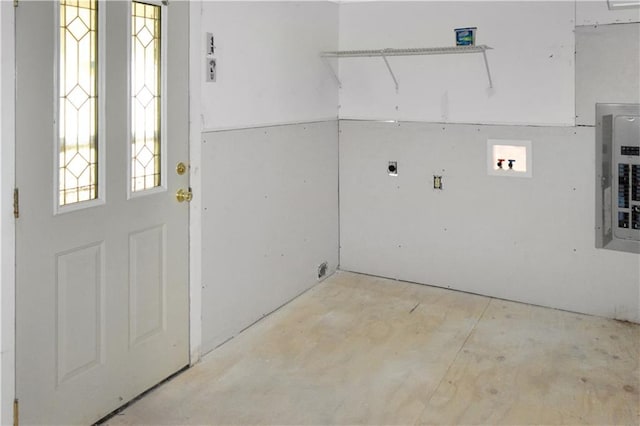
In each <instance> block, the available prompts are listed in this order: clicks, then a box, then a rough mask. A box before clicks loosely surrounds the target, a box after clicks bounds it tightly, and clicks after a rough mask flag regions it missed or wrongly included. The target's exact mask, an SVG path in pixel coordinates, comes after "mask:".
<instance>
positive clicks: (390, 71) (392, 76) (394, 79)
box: [380, 50, 400, 93]
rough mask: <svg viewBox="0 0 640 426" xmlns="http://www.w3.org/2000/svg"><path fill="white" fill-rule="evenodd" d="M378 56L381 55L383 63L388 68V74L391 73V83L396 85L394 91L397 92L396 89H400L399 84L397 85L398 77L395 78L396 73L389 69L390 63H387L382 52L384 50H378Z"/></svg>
mask: <svg viewBox="0 0 640 426" xmlns="http://www.w3.org/2000/svg"><path fill="white" fill-rule="evenodd" d="M380 56H382V59H383V60H384V63H385V65H386V66H387V69H388V70H389V74H391V78H392V79H393V83H394V84H395V85H396V93H398V91H399V90H400V86H399V85H398V79H397V78H396V75H395V74H394V73H393V70H392V69H391V65H389V61H388V60H387V56H386V55H385V54H384V50H381V51H380Z"/></svg>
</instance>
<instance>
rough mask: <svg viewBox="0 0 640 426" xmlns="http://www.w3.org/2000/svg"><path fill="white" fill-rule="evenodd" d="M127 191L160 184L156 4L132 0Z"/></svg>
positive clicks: (159, 49) (158, 56)
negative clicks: (129, 157)
mask: <svg viewBox="0 0 640 426" xmlns="http://www.w3.org/2000/svg"><path fill="white" fill-rule="evenodd" d="M131 33H132V38H131V40H132V42H131V126H132V129H131V136H132V141H131V156H132V159H131V190H132V191H134V192H137V191H144V190H146V189H151V188H155V187H157V186H160V184H161V167H160V165H161V163H160V161H161V158H160V154H161V145H160V143H161V141H160V136H161V122H160V121H161V103H160V96H161V87H162V84H161V81H162V79H161V55H160V52H161V48H160V41H161V40H160V34H161V21H160V6H155V5H150V4H145V3H140V2H133V3H132V23H131Z"/></svg>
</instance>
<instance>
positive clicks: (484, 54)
mask: <svg viewBox="0 0 640 426" xmlns="http://www.w3.org/2000/svg"><path fill="white" fill-rule="evenodd" d="M482 57H483V58H484V66H485V68H486V69H487V77H488V78H489V88H490V89H493V81H491V71H489V61H487V51H486V49H482Z"/></svg>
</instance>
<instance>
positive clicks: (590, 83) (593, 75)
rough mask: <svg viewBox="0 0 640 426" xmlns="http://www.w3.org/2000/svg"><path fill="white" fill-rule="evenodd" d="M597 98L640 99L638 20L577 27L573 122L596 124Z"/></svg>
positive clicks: (630, 100)
mask: <svg viewBox="0 0 640 426" xmlns="http://www.w3.org/2000/svg"><path fill="white" fill-rule="evenodd" d="M638 10H640V9H638ZM596 102H609V103H640V24H638V23H633V24H614V25H589V26H580V27H576V124H578V125H588V126H594V125H595V115H596V114H595V104H596Z"/></svg>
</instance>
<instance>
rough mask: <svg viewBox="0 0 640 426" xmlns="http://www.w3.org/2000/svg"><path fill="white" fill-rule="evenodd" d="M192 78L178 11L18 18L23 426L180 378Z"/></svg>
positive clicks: (184, 18)
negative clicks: (184, 167)
mask: <svg viewBox="0 0 640 426" xmlns="http://www.w3.org/2000/svg"><path fill="white" fill-rule="evenodd" d="M187 64H188V3H187V2H179V1H175V2H170V3H169V4H163V3H161V2H155V1H143V2H127V1H96V0H63V1H60V2H58V1H29V0H20V2H19V5H18V8H17V9H16V67H17V70H16V72H17V96H16V98H17V101H16V102H17V104H16V114H17V116H16V133H17V135H16V137H17V144H16V145H17V146H16V151H17V152H16V182H17V185H16V186H17V187H18V190H19V218H18V219H17V220H16V226H17V228H16V232H17V236H16V238H17V249H16V256H17V269H16V271H17V272H16V273H17V295H16V298H17V301H16V310H17V314H16V315H17V319H16V324H17V325H16V327H17V330H16V356H17V360H16V362H17V366H16V381H17V384H16V387H17V389H16V395H17V398H18V400H19V407H20V422H21V424H65V425H66V424H89V423H92V422H95V421H96V420H98V419H100V418H101V417H103V416H105V415H106V414H108V413H109V412H111V411H113V410H114V409H116V408H117V407H119V406H121V405H123V404H124V403H126V402H127V401H129V400H131V399H132V398H134V397H135V396H137V395H138V394H140V393H141V392H143V391H145V390H146V389H148V388H149V387H151V386H153V385H155V384H156V383H158V382H160V381H162V380H163V379H164V378H166V377H167V376H170V375H171V374H173V373H174V372H176V371H178V370H180V369H181V368H182V367H184V366H186V365H188V363H189V342H188V319H189V315H188V294H189V293H188V203H186V202H183V203H179V202H178V201H177V200H176V192H177V191H178V190H179V189H185V190H186V189H187V188H188V186H189V182H188V171H186V173H182V174H180V173H178V171H177V169H176V164H177V163H178V162H184V163H185V164H186V163H187V158H188V81H187V79H188V69H187ZM52 70H53V76H52Z"/></svg>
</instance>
